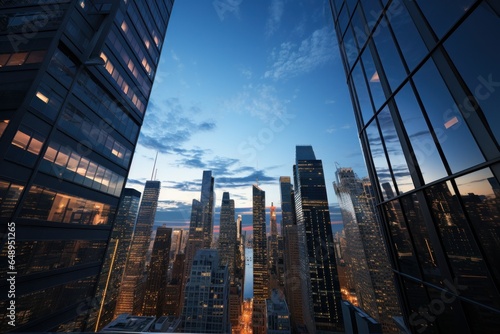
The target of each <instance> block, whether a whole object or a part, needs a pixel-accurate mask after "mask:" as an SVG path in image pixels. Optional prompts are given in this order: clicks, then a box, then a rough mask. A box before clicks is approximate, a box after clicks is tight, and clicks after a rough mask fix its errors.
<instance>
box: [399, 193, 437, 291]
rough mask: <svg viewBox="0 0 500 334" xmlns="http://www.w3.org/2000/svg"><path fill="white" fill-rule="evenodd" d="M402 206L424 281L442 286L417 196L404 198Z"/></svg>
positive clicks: (412, 195) (432, 246)
mask: <svg viewBox="0 0 500 334" xmlns="http://www.w3.org/2000/svg"><path fill="white" fill-rule="evenodd" d="M401 206H402V209H403V212H404V214H405V216H406V219H407V220H408V228H409V229H410V233H411V236H412V239H413V243H414V246H415V252H416V253H417V258H418V262H419V263H420V267H421V268H422V273H423V275H424V279H426V280H428V281H430V282H431V283H434V284H436V285H440V284H442V277H441V271H440V269H439V267H438V265H437V260H436V256H435V254H434V245H432V242H431V240H430V237H429V231H428V230H427V225H426V222H425V219H424V217H423V215H422V211H421V208H420V202H419V200H418V198H417V195H416V194H415V193H414V194H411V195H408V196H405V197H403V198H402V199H401ZM438 247H439V246H438Z"/></svg>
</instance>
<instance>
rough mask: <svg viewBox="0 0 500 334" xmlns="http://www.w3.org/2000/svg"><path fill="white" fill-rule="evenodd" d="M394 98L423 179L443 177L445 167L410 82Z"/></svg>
mask: <svg viewBox="0 0 500 334" xmlns="http://www.w3.org/2000/svg"><path fill="white" fill-rule="evenodd" d="M395 100H396V104H397V108H398V110H399V115H400V117H401V121H402V122H403V125H404V127H405V130H406V133H407V135H408V137H409V139H410V143H411V146H412V150H413V155H414V157H415V159H416V160H417V163H418V166H419V168H420V171H421V173H422V176H423V178H424V181H425V182H426V183H429V182H432V181H435V180H437V179H440V178H442V177H445V176H446V175H447V173H446V169H445V168H444V166H443V162H442V161H441V157H440V156H439V153H438V150H437V148H436V144H435V143H434V139H433V138H432V136H431V133H430V132H429V128H428V126H427V123H426V122H425V120H424V116H423V115H422V111H421V109H420V106H419V104H418V103H417V100H416V99H415V95H414V94H413V90H412V88H411V86H410V84H406V85H405V86H404V87H403V88H402V89H401V90H400V91H399V92H398V94H397V95H396V97H395Z"/></svg>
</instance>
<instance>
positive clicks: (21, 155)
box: [0, 0, 173, 332]
mask: <svg viewBox="0 0 500 334" xmlns="http://www.w3.org/2000/svg"><path fill="white" fill-rule="evenodd" d="M172 6H173V0H163V1H139V2H136V1H111V0H81V1H77V0H73V1H42V2H40V1H36V0H32V1H10V0H8V1H1V2H0V17H1V18H2V19H1V20H0V21H1V22H0V55H1V56H0V96H1V101H2V103H0V115H1V116H0V117H1V122H0V129H1V130H0V152H2V154H1V156H0V203H1V204H0V212H1V214H0V216H1V217H0V221H1V224H0V225H1V226H2V228H1V230H0V232H1V233H2V234H5V235H7V227H8V225H7V224H8V223H10V222H13V223H15V227H16V229H15V232H16V266H15V268H14V269H15V272H16V300H15V302H16V314H17V317H16V322H15V323H16V326H15V330H16V331H33V330H38V331H53V330H60V331H78V330H82V329H83V324H84V323H86V321H87V317H88V314H89V312H88V310H89V309H91V308H92V306H91V304H94V303H93V302H94V300H93V296H94V294H95V292H96V286H97V284H98V281H99V278H98V277H99V274H100V271H101V268H102V266H103V261H104V258H105V252H106V248H107V246H108V241H109V239H110V237H111V230H112V225H113V223H112V222H113V221H114V217H115V215H116V212H117V209H118V204H119V201H120V195H121V192H122V189H123V185H124V182H125V179H126V178H127V175H128V170H129V168H130V163H131V159H132V154H133V152H134V149H135V145H136V143H137V138H138V133H139V129H140V127H141V125H142V122H143V118H144V113H145V110H146V106H147V103H148V99H149V95H150V92H151V87H152V84H153V79H154V76H155V73H156V68H157V65H158V60H159V55H160V52H161V48H162V45H163V40H164V38H165V33H166V28H167V24H168V20H169V17H170V13H171V10H172ZM7 241H8V240H7V238H4V239H3V241H2V245H1V249H2V251H1V254H2V261H3V259H5V258H6V256H7V251H8V244H7ZM4 256H5V257H4ZM2 263H3V264H5V265H2V266H1V268H2V270H1V274H0V276H1V280H0V285H1V286H0V291H1V293H0V299H1V301H0V306H1V308H2V309H5V308H6V307H7V305H8V304H9V303H10V300H9V299H7V298H8V297H7V295H8V293H7V292H8V282H7V280H6V278H7V276H6V275H7V274H6V273H7V265H6V262H2ZM11 300H12V299H11ZM8 321H9V319H8V318H7V317H6V312H2V314H1V315H0V331H1V332H5V331H10V330H13V329H14V328H13V327H12V326H10V325H8V323H7V322H8Z"/></svg>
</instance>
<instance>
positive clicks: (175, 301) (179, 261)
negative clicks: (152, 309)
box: [164, 253, 185, 316]
mask: <svg viewBox="0 0 500 334" xmlns="http://www.w3.org/2000/svg"><path fill="white" fill-rule="evenodd" d="M184 266H185V255H184V254H183V253H179V254H177V255H176V256H175V259H174V263H173V265H172V274H171V278H170V281H169V282H168V284H167V287H166V291H165V304H164V313H165V314H166V315H174V316H180V314H181V312H182V308H181V305H182V303H181V296H183V293H182V291H183V285H182V284H183V277H184Z"/></svg>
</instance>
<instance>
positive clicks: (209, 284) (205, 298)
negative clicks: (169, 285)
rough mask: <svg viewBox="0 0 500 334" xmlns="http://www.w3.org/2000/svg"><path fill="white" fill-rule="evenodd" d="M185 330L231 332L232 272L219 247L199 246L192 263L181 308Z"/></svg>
mask: <svg viewBox="0 0 500 334" xmlns="http://www.w3.org/2000/svg"><path fill="white" fill-rule="evenodd" d="M182 322H183V323H182V326H183V332H184V333H231V323H230V321H229V272H228V270H227V266H226V265H221V263H220V260H219V254H218V251H217V250H216V249H200V250H198V251H197V252H196V255H195V257H194V259H193V263H192V264H191V273H190V275H189V281H188V282H187V284H186V293H185V300H184V307H183V311H182Z"/></svg>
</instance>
